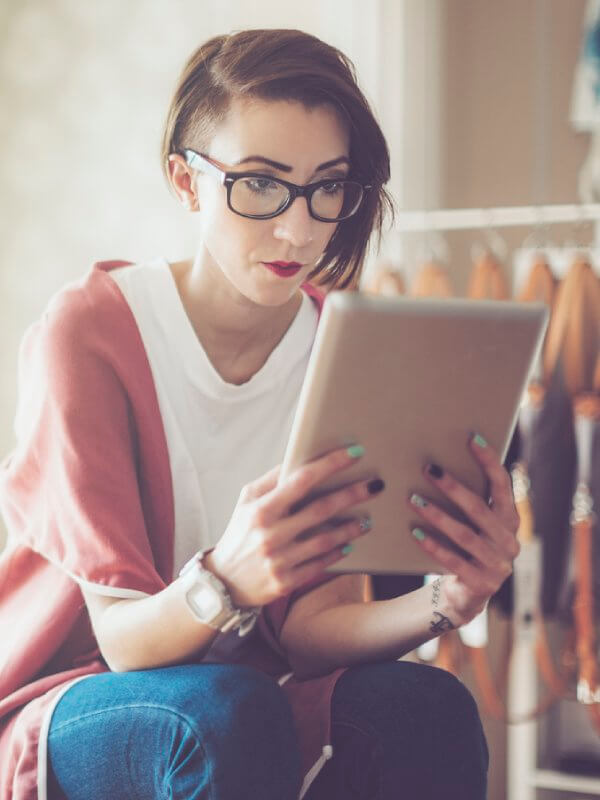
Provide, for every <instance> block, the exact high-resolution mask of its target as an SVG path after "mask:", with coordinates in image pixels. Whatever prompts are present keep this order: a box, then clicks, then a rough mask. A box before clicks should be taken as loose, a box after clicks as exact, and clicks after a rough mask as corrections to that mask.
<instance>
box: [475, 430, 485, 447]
mask: <svg viewBox="0 0 600 800" xmlns="http://www.w3.org/2000/svg"><path fill="white" fill-rule="evenodd" d="M473 441H474V442H475V444H476V445H477V447H487V442H486V440H485V439H484V438H483V436H482V435H481V434H480V433H476V434H475V436H474V437H473Z"/></svg>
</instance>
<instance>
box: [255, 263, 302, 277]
mask: <svg viewBox="0 0 600 800" xmlns="http://www.w3.org/2000/svg"><path fill="white" fill-rule="evenodd" d="M262 263H263V264H264V265H265V267H266V268H267V269H270V270H271V272H274V273H275V274H276V275H279V276H280V277H282V278H291V277H292V276H293V275H297V274H298V272H299V271H300V270H301V269H302V264H299V263H298V262H297V261H263V262H262Z"/></svg>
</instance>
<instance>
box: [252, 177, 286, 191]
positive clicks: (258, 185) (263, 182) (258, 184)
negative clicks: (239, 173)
mask: <svg viewBox="0 0 600 800" xmlns="http://www.w3.org/2000/svg"><path fill="white" fill-rule="evenodd" d="M243 181H244V185H245V186H246V188H247V189H249V190H250V191H251V192H254V193H255V194H268V193H270V192H277V191H280V190H281V187H280V185H279V184H278V183H276V182H275V181H272V180H270V179H269V178H244V179H243Z"/></svg>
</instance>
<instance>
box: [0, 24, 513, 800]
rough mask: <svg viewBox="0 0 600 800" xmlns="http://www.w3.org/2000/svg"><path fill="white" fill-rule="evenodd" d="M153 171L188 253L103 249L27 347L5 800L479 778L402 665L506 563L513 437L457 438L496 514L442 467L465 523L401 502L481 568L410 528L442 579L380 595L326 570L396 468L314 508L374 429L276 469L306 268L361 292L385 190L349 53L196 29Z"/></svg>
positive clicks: (343, 789) (8, 633) (5, 503)
mask: <svg viewBox="0 0 600 800" xmlns="http://www.w3.org/2000/svg"><path fill="white" fill-rule="evenodd" d="M163 164H164V167H165V171H166V176H167V179H168V182H169V185H170V187H171V188H172V190H173V191H174V193H175V195H176V197H177V199H178V200H179V202H180V203H181V204H182V206H183V207H184V208H186V209H188V210H189V211H190V212H192V213H196V214H197V217H196V219H197V225H198V241H199V244H198V249H197V252H196V254H195V256H194V258H192V259H189V260H187V261H182V262H180V263H175V264H170V263H168V262H166V261H165V260H164V259H162V258H159V259H156V260H154V261H151V262H147V263H143V264H127V263H126V262H105V263H102V264H97V265H95V266H94V268H93V269H92V270H91V272H90V273H89V274H88V275H87V276H86V277H85V278H84V279H82V281H80V282H79V283H78V284H76V285H72V286H69V287H66V288H65V289H64V290H63V291H61V292H59V293H58V295H57V296H55V297H54V298H53V299H52V301H51V302H50V304H49V306H48V309H47V311H46V313H45V315H44V317H43V318H42V320H40V322H38V323H37V324H36V325H34V326H32V328H31V329H30V330H29V331H28V333H27V335H26V337H25V340H24V342H23V345H22V352H21V369H20V405H19V410H18V414H17V424H16V427H17V433H18V444H17V447H16V449H15V451H14V452H13V453H12V455H11V456H10V457H9V458H8V459H7V460H6V461H5V463H4V465H3V472H2V482H1V487H2V490H1V495H0V496H1V498H2V508H3V513H4V516H5V519H6V521H7V525H8V527H9V533H10V536H9V543H8V546H7V548H6V551H5V553H4V555H3V559H2V562H1V563H0V570H1V571H0V586H1V587H2V604H1V606H0V608H1V611H0V614H1V615H2V616H1V618H2V626H3V630H2V640H3V642H7V643H8V648H7V656H8V657H7V658H6V660H5V663H4V664H3V670H2V672H1V673H0V675H1V680H2V684H1V690H2V694H1V696H2V700H1V702H0V726H1V727H0V753H1V754H2V755H1V756H0V762H1V763H0V767H1V770H0V772H1V775H2V777H1V778H0V781H1V792H0V798H2V800H8V798H9V797H12V798H14V799H15V800H25V798H27V800H32V799H33V798H36V797H39V798H45V797H46V796H49V797H59V798H63V797H66V798H68V800H74V799H75V798H85V799H86V800H94V798H106V797H110V798H113V799H114V800H118V798H130V797H143V798H151V797H163V796H169V797H173V798H202V800H204V799H205V798H214V799H215V800H217V798H218V800H232V799H233V798H260V800H267V799H268V798H273V800H283V799H284V798H290V800H291V799H292V798H296V797H298V796H299V795H300V796H306V797H307V798H309V799H310V800H318V798H333V797H341V798H349V797H357V798H358V797H361V798H373V797H376V798H380V800H384V798H392V797H394V798H395V797H397V796H399V795H402V796H406V797H416V796H418V797H420V798H429V797H434V796H436V797H437V796H438V795H439V792H440V791H443V792H444V793H445V796H450V797H461V798H462V800H467V798H482V797H484V796H485V782H486V768H487V751H486V745H485V740H484V738H483V734H482V730H481V725H480V721H479V717H478V715H477V711H476V708H475V704H474V702H473V700H472V698H471V696H470V695H469V694H468V692H467V691H466V690H465V689H464V688H463V687H462V685H461V684H460V683H459V682H458V681H457V680H456V679H455V678H453V677H452V676H450V675H449V674H447V673H445V672H444V671H442V670H438V669H435V668H432V667H426V666H422V665H418V664H414V663H410V662H399V661H398V660H397V659H398V658H399V657H400V656H401V655H402V654H404V653H406V652H408V651H410V650H411V649H413V648H414V647H415V646H417V645H418V644H419V643H421V642H423V641H425V640H427V639H429V638H431V637H432V636H433V635H437V634H438V633H439V632H440V631H442V630H444V629H448V628H450V627H454V626H457V625H460V624H462V623H464V622H467V621H468V620H470V619H471V618H473V617H474V616H475V615H476V614H477V613H478V612H479V611H480V610H481V609H482V608H483V607H484V606H485V604H486V602H487V600H488V598H489V597H490V596H491V594H492V593H494V592H495V591H496V590H497V588H498V587H499V586H500V584H501V583H502V581H503V580H504V579H505V578H506V576H507V575H508V574H509V573H510V571H511V561H512V559H513V558H514V557H515V555H516V553H517V550H518V547H517V544H516V542H515V531H516V527H517V524H516V523H517V517H516V512H515V508H514V504H513V499H512V495H511V490H510V484H509V480H508V477H507V475H506V473H505V471H504V469H503V468H502V466H501V464H500V461H499V459H498V456H497V454H496V453H494V452H493V450H492V449H491V448H490V447H489V446H486V443H485V441H484V440H483V439H482V438H481V437H476V438H475V439H474V440H473V441H472V442H470V447H471V451H472V453H473V457H474V458H476V459H477V461H478V462H479V463H480V465H481V468H482V469H483V470H484V472H485V473H486V475H487V476H488V477H489V480H490V485H491V496H492V500H493V503H491V504H490V505H489V506H488V505H486V504H485V503H484V502H482V501H481V500H480V499H479V498H478V497H476V496H474V495H473V494H472V493H471V492H470V491H469V490H468V489H467V488H465V487H464V486H462V485H461V484H460V483H458V482H457V481H456V480H454V479H453V478H452V476H451V475H449V474H446V473H444V471H443V469H442V468H441V467H440V466H439V465H430V466H429V469H428V470H427V475H428V477H429V479H430V480H431V482H432V484H435V485H436V486H438V487H439V488H440V489H441V490H442V491H444V492H445V493H446V494H447V495H448V496H449V497H450V498H451V499H452V500H453V501H454V502H455V503H456V504H457V505H458V506H459V507H461V508H462V509H463V510H464V511H465V512H466V513H467V515H468V517H469V519H470V520H471V522H472V526H473V527H472V528H471V527H468V526H466V525H463V524H459V523H458V522H456V521H454V520H453V519H451V518H450V517H449V516H448V515H447V514H445V513H443V512H442V511H441V510H439V509H438V508H436V506H435V505H434V504H433V503H429V504H425V503H424V502H423V501H422V499H421V498H415V497H413V501H412V502H413V504H414V503H416V505H415V511H416V512H417V513H418V514H420V515H421V517H422V518H423V520H424V522H426V523H427V524H428V525H431V526H434V527H436V528H438V529H439V530H441V531H443V532H444V533H445V534H446V535H448V536H449V537H450V538H451V539H452V540H454V541H456V542H458V543H459V544H460V545H461V546H462V547H463V548H464V549H465V550H466V551H467V552H468V553H470V554H471V556H472V558H471V559H470V560H469V561H467V560H464V559H461V558H459V557H458V556H456V555H455V554H452V553H450V552H449V551H448V550H446V549H445V548H443V547H442V546H441V545H439V544H435V543H434V542H433V541H432V540H430V539H429V538H424V539H423V538H422V533H421V532H420V531H419V532H418V533H417V535H418V536H419V537H421V539H420V542H421V546H422V547H423V548H424V549H425V550H427V551H428V552H429V553H431V554H432V555H433V556H434V557H435V558H437V560H438V561H439V563H440V567H441V568H444V569H446V570H448V571H449V572H450V573H451V574H450V575H447V576H445V577H443V578H440V579H438V580H437V581H435V582H434V583H433V584H430V585H428V586H426V587H422V588H420V589H419V590H417V591H415V592H413V593H411V594H409V595H406V596H403V597H399V598H394V599H392V600H386V601H380V602H365V601H364V585H363V584H364V578H363V576H357V575H341V576H336V577H334V576H332V574H330V573H325V572H324V568H325V567H327V566H328V565H330V564H333V563H335V562H338V561H339V560H340V559H343V558H344V556H345V554H346V553H347V552H348V551H347V547H348V546H350V543H351V541H352V540H353V539H355V538H356V537H358V536H363V535H368V532H369V528H370V520H369V518H368V517H363V518H356V517H355V518H354V519H353V518H352V510H353V509H354V508H355V507H356V506H357V505H358V504H364V503H365V501H367V500H369V501H372V502H373V503H376V502H377V494H379V493H380V492H381V491H385V487H384V485H383V482H382V481H381V480H379V479H374V480H371V481H369V482H365V481H362V482H357V483H354V484H352V485H351V486H350V487H347V488H345V489H343V490H340V491H337V492H335V493H333V494H331V495H330V496H329V497H327V498H326V499H321V500H317V501H313V502H311V503H310V504H309V505H306V504H304V507H303V504H302V503H301V502H300V501H302V499H303V498H304V497H305V496H306V494H307V493H308V492H309V490H310V489H311V488H312V487H314V486H316V485H317V484H319V483H321V482H322V481H323V480H324V479H326V478H327V477H329V476H331V475H332V474H334V473H343V471H344V469H346V468H347V467H349V466H350V465H351V464H353V463H355V462H356V459H357V458H360V457H361V454H362V448H361V446H360V443H356V445H355V446H353V447H350V448H349V449H348V450H339V451H335V452H333V453H330V454H328V455H326V456H325V457H323V458H320V459H318V460H316V461H314V462H312V463H310V464H308V465H306V466H304V467H302V468H301V469H299V470H297V472H295V473H294V474H293V475H291V476H290V478H289V480H286V481H284V482H282V483H281V484H279V483H278V468H275V469H273V468H272V465H273V464H275V463H277V462H278V460H280V459H281V457H282V455H283V451H284V447H285V443H286V440H287V436H288V433H289V429H290V425H291V420H292V417H293V413H294V410H295V406H296V401H297V397H298V391H299V388H300V385H301V383H302V379H303V377H304V372H305V369H306V366H307V360H308V356H309V352H310V347H311V344H312V341H313V339H314V335H315V329H316V325H317V321H318V313H319V309H320V307H321V304H322V295H321V294H320V293H319V292H318V291H316V290H315V289H312V288H310V286H309V285H308V284H307V283H306V281H307V280H308V279H315V278H317V281H318V282H320V283H324V284H326V285H327V284H328V285H334V284H336V285H338V286H345V285H348V284H350V283H353V282H356V280H357V279H358V277H359V275H360V269H361V266H362V262H363V257H364V253H365V250H366V247H367V242H368V239H369V237H370V235H371V232H372V231H373V230H375V231H378V230H380V228H381V222H382V217H383V211H384V208H385V205H386V204H387V202H388V200H387V195H386V194H385V190H384V184H385V182H386V181H387V179H388V177H389V158H388V152H387V147H386V145H385V141H384V139H383V136H382V134H381V131H380V129H379V127H378V125H377V123H376V121H375V119H374V117H373V115H372V113H371V111H370V109H369V107H368V104H367V102H366V100H365V98H364V97H363V95H362V94H361V92H360V90H359V89H358V87H357V85H356V82H355V79H354V75H353V70H352V67H351V64H350V62H349V61H348V60H347V59H346V58H345V57H344V56H343V55H342V54H341V53H339V52H338V51H336V50H335V49H334V48H332V47H330V46H328V45H326V44H324V43H323V42H321V41H319V40H318V39H316V38H315V37H312V36H309V35H307V34H304V33H301V32H299V31H276V30H265V31H261V30H254V31H243V32H240V33H237V34H235V35H231V36H219V37H216V38H214V39H212V40H210V41H209V42H207V43H205V44H204V45H203V46H202V47H200V48H199V50H198V51H197V52H196V53H195V54H194V55H193V56H192V57H191V59H190V60H189V62H188V63H187V65H186V66H185V68H184V70H183V74H182V76H181V79H180V82H179V84H178V87H177V89H176V92H175V95H174V98H173V100H172V103H171V107H170V110H169V114H168V118H167V124H166V128H165V133H164V142H163ZM298 509H301V510H298ZM341 512H345V516H346V517H348V518H349V519H351V520H352V521H350V522H348V523H347V524H345V525H344V526H342V527H338V528H336V529H335V530H329V531H326V528H324V527H321V526H323V524H324V523H325V522H327V520H328V519H329V518H330V517H333V516H339V514H340V513H341ZM475 528H477V529H478V531H479V533H477V534H476V533H475V532H474V529H475ZM309 529H310V530H312V532H313V534H314V535H313V536H311V537H310V538H306V537H302V536H300V535H301V534H303V533H304V532H305V531H308V530H309ZM319 531H320V532H319ZM15 623H16V624H15ZM331 756H333V757H331ZM47 787H48V788H47ZM47 792H48V795H47V794H46V793H47Z"/></svg>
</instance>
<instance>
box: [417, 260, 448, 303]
mask: <svg viewBox="0 0 600 800" xmlns="http://www.w3.org/2000/svg"><path fill="white" fill-rule="evenodd" d="M410 294H411V296H412V297H452V295H453V294H454V290H453V288H452V282H451V281H450V276H449V275H448V270H447V269H445V267H443V266H441V264H438V263H436V262H435V261H428V262H426V263H425V264H423V265H422V266H421V267H420V268H419V270H418V272H417V274H416V276H415V279H414V281H413V283H412V285H411V287H410Z"/></svg>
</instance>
